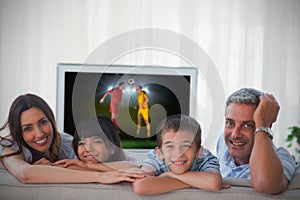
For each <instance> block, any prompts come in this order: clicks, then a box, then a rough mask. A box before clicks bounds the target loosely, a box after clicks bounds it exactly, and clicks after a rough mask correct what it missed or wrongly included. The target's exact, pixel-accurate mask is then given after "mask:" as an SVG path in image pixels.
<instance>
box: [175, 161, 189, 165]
mask: <svg viewBox="0 0 300 200" xmlns="http://www.w3.org/2000/svg"><path fill="white" fill-rule="evenodd" d="M185 163H186V161H172V164H174V165H184V164H185Z"/></svg>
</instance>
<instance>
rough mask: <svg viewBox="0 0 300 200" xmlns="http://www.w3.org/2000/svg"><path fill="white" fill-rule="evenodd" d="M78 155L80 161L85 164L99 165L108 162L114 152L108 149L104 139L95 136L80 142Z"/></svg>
mask: <svg viewBox="0 0 300 200" xmlns="http://www.w3.org/2000/svg"><path fill="white" fill-rule="evenodd" d="M77 153H78V156H79V159H80V160H82V161H84V162H89V163H98V162H106V161H108V160H109V158H110V156H111V155H113V153H114V150H110V149H108V148H107V146H106V143H105V142H104V141H103V139H102V138H101V137H98V136H95V137H88V138H83V139H81V140H80V141H79V142H78V150H77Z"/></svg>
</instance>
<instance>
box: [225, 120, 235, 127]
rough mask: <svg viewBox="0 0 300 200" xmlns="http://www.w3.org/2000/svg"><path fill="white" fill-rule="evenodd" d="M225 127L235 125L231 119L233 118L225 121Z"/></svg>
mask: <svg viewBox="0 0 300 200" xmlns="http://www.w3.org/2000/svg"><path fill="white" fill-rule="evenodd" d="M225 127H227V128H231V127H234V122H233V121H231V120H226V121H225Z"/></svg>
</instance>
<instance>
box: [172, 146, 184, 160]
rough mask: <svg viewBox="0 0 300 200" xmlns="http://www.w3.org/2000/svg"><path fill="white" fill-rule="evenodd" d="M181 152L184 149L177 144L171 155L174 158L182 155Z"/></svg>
mask: <svg viewBox="0 0 300 200" xmlns="http://www.w3.org/2000/svg"><path fill="white" fill-rule="evenodd" d="M183 153H184V149H183V148H182V147H180V146H177V147H175V148H174V152H173V156H174V157H175V159H178V158H180V157H181V156H182V154H183Z"/></svg>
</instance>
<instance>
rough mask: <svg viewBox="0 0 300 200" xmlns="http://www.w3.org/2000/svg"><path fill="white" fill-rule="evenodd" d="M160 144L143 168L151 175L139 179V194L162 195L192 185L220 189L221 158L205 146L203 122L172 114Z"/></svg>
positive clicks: (159, 137)
mask: <svg viewBox="0 0 300 200" xmlns="http://www.w3.org/2000/svg"><path fill="white" fill-rule="evenodd" d="M156 138H157V145H158V146H157V147H156V148H155V150H152V151H150V152H149V153H148V155H147V159H146V160H145V161H144V162H143V163H142V164H141V169H142V170H145V171H147V172H148V173H149V176H147V177H145V178H142V179H139V180H136V181H135V182H134V183H133V190H134V192H135V193H137V194H145V195H146V194H160V193H166V192H170V191H173V190H177V189H183V188H188V187H194V188H200V189H204V190H219V189H220V188H221V183H222V178H221V175H220V173H219V167H220V166H219V162H218V159H217V158H216V157H215V156H213V155H212V154H211V153H210V152H209V151H208V150H206V149H203V147H202V146H201V128H200V125H199V124H198V123H197V122H196V121H195V120H194V119H192V118H191V117H188V116H185V115H173V116H169V117H168V118H167V119H166V120H165V121H164V122H163V123H162V126H161V128H160V129H159V132H158V134H157V137H156Z"/></svg>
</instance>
